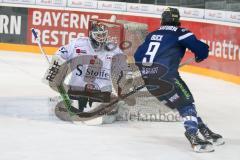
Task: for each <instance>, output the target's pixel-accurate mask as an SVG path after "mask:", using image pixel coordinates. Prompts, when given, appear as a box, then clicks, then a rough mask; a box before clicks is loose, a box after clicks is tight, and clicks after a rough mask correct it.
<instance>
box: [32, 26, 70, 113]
mask: <svg viewBox="0 0 240 160" xmlns="http://www.w3.org/2000/svg"><path fill="white" fill-rule="evenodd" d="M31 31H32V34H33V36H34V38H35V39H36V41H37V44H38V47H39V49H40V51H41V53H42V55H43V56H44V57H45V59H46V61H47V63H48V64H50V60H49V58H48V56H47V54H46V53H45V50H44V49H43V47H42V43H41V41H40V38H39V37H38V34H37V32H36V30H35V29H34V28H32V30H31ZM57 89H58V92H59V93H60V95H61V98H62V99H63V102H64V104H65V106H66V108H67V111H68V112H69V114H70V115H73V114H74V113H73V112H72V111H71V110H70V109H71V100H70V99H69V97H68V94H67V92H66V91H65V89H64V86H63V85H62V84H61V85H60V86H57Z"/></svg>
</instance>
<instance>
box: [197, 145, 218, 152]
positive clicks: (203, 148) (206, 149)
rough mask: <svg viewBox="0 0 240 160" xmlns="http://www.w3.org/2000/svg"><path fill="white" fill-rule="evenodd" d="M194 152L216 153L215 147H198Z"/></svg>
mask: <svg viewBox="0 0 240 160" xmlns="http://www.w3.org/2000/svg"><path fill="white" fill-rule="evenodd" d="M193 150H194V151H195V152H197V153H206V152H214V148H213V145H196V146H193Z"/></svg>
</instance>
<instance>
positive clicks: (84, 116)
mask: <svg viewBox="0 0 240 160" xmlns="http://www.w3.org/2000/svg"><path fill="white" fill-rule="evenodd" d="M194 61H195V58H189V59H188V60H186V61H185V62H183V63H181V64H180V65H179V68H181V67H183V66H185V65H187V64H190V63H191V62H194ZM144 87H145V85H141V86H138V87H136V88H134V90H132V91H130V92H128V93H127V94H125V95H123V96H121V97H119V98H117V99H115V100H113V101H112V102H110V103H109V104H107V105H105V106H102V107H101V108H99V109H97V110H94V111H92V112H91V111H90V112H79V113H76V115H77V116H78V117H79V118H80V119H82V120H84V119H88V118H91V119H93V118H97V117H99V116H102V115H104V114H107V113H109V112H110V111H112V110H113V109H114V108H115V106H114V104H116V103H118V102H119V101H120V100H124V99H126V98H127V97H129V96H131V95H132V94H134V93H136V92H137V91H139V90H141V89H143V88H144Z"/></svg>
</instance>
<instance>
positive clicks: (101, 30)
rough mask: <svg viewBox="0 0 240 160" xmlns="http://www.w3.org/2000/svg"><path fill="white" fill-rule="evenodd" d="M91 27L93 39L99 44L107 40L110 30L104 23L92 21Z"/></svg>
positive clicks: (90, 33)
mask: <svg viewBox="0 0 240 160" xmlns="http://www.w3.org/2000/svg"><path fill="white" fill-rule="evenodd" d="M90 27H91V28H90V32H89V35H90V38H91V39H92V40H93V41H95V42H96V43H98V45H99V44H103V43H105V42H107V38H108V30H107V27H106V26H105V25H103V24H102V23H99V22H96V23H92V25H91V26H90Z"/></svg>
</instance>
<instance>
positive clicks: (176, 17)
mask: <svg viewBox="0 0 240 160" xmlns="http://www.w3.org/2000/svg"><path fill="white" fill-rule="evenodd" d="M161 25H171V26H180V25H181V23H180V14H179V11H178V9H177V8H171V7H168V8H167V9H165V10H164V12H163V13H162V20H161Z"/></svg>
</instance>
